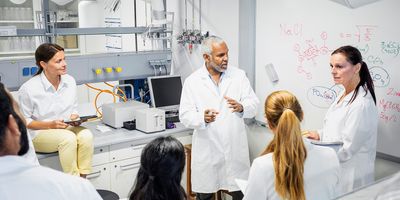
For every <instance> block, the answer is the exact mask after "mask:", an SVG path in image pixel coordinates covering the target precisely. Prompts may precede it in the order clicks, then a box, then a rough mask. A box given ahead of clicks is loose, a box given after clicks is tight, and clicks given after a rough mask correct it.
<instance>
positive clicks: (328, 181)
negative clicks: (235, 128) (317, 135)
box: [245, 140, 340, 200]
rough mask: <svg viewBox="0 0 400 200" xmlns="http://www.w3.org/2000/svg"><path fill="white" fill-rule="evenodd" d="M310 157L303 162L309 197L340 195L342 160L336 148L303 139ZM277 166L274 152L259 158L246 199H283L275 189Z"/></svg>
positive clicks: (321, 199)
mask: <svg viewBox="0 0 400 200" xmlns="http://www.w3.org/2000/svg"><path fill="white" fill-rule="evenodd" d="M304 144H305V146H306V149H307V158H306V160H305V162H304V190H305V191H304V192H305V195H306V199H309V200H314V199H316V200H328V199H333V198H335V197H336V196H337V194H336V189H337V188H338V186H339V185H338V184H339V170H340V169H339V160H338V158H337V156H336V153H335V151H334V150H333V149H330V148H328V147H321V146H316V145H313V144H311V143H310V142H308V141H306V140H305V141H304ZM274 179H275V169H274V165H273V158H272V153H268V154H266V155H263V156H260V157H258V158H256V159H255V160H254V162H253V164H252V166H251V170H250V176H249V182H248V185H247V189H246V192H245V194H246V195H245V199H246V200H258V199H259V200H266V199H268V200H272V199H276V200H278V199H281V198H280V197H279V195H278V193H277V192H276V191H275V188H274V181H273V180H274Z"/></svg>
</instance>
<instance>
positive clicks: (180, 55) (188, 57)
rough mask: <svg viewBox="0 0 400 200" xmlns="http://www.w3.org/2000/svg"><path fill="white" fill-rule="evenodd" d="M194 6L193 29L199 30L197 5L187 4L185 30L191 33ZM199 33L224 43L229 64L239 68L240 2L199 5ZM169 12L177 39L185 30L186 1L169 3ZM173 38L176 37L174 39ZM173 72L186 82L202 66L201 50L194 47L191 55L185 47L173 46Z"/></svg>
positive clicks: (190, 0)
mask: <svg viewBox="0 0 400 200" xmlns="http://www.w3.org/2000/svg"><path fill="white" fill-rule="evenodd" d="M193 2H194V7H195V11H194V28H195V29H199V26H198V24H199V18H198V17H199V4H198V3H199V1H198V0H194V1H193V0H187V5H188V6H187V7H188V9H187V15H188V20H187V21H188V24H187V25H188V28H189V29H192V26H193V23H192V21H193V20H192V19H193V17H192V16H193V15H192V13H193V12H192V5H193ZM201 2H202V5H201V12H202V18H201V23H202V32H203V33H205V32H206V31H209V32H210V34H211V35H218V36H220V37H222V38H223V39H225V41H226V42H227V45H228V48H229V63H230V64H232V65H235V66H238V63H239V62H238V60H239V55H238V54H239V53H238V52H239V0H218V1H212V0H208V1H204V0H203V1H201ZM167 4H168V5H167V9H168V11H172V12H175V13H176V14H175V19H176V21H177V23H175V29H174V31H175V33H174V34H175V35H176V36H177V35H178V34H180V33H181V32H182V29H183V28H185V24H184V23H185V0H168V1H167ZM175 38H176V37H175ZM172 52H173V68H174V73H175V74H180V75H181V76H182V77H183V78H186V77H187V76H188V75H190V74H191V73H192V72H193V71H195V70H196V69H198V68H199V67H201V66H202V65H203V58H202V55H201V53H200V47H199V46H195V47H194V49H193V52H192V53H191V54H190V53H189V50H188V49H187V47H183V46H182V45H178V44H177V43H176V42H175V43H174V44H173V49H172Z"/></svg>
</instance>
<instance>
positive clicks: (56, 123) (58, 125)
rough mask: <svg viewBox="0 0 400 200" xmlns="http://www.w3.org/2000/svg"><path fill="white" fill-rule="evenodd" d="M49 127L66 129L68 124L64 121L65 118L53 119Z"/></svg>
mask: <svg viewBox="0 0 400 200" xmlns="http://www.w3.org/2000/svg"><path fill="white" fill-rule="evenodd" d="M48 127H49V129H65V128H67V127H68V124H66V123H64V121H63V120H53V121H50V122H49V126H48Z"/></svg>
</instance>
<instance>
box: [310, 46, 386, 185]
mask: <svg viewBox="0 0 400 200" xmlns="http://www.w3.org/2000/svg"><path fill="white" fill-rule="evenodd" d="M330 65H331V68H332V76H333V80H334V81H335V84H341V85H343V87H344V91H343V92H342V93H341V94H340V95H339V96H338V98H337V100H336V101H335V102H334V103H333V104H332V105H331V107H330V108H329V109H328V112H327V113H326V116H325V119H324V125H323V129H322V130H320V131H318V132H317V131H311V132H310V133H309V136H308V137H309V138H311V139H316V140H322V141H341V142H343V146H341V147H340V148H339V149H338V151H337V155H338V157H339V161H340V165H341V168H342V170H341V173H342V175H341V177H343V178H342V180H341V181H342V186H343V187H342V192H343V193H345V192H349V191H351V190H353V189H355V188H358V187H360V186H362V185H366V184H368V183H371V182H373V181H374V164H375V155H376V138H377V131H378V111H377V108H376V97H375V92H374V84H373V81H372V78H371V75H370V73H369V70H368V66H367V64H366V63H365V62H364V61H363V60H362V56H361V53H360V51H359V50H358V49H357V48H355V47H352V46H343V47H340V48H338V49H336V50H335V51H334V52H333V53H332V54H331V60H330Z"/></svg>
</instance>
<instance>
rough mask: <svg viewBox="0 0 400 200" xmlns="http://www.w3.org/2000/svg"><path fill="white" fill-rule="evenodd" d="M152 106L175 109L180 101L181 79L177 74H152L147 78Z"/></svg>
mask: <svg viewBox="0 0 400 200" xmlns="http://www.w3.org/2000/svg"><path fill="white" fill-rule="evenodd" d="M147 83H148V85H149V89H150V98H151V104H152V105H153V107H156V108H160V109H163V110H166V111H177V110H178V109H179V103H180V101H181V93H182V81H181V77H180V76H179V75H169V76H152V77H148V78H147Z"/></svg>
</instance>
